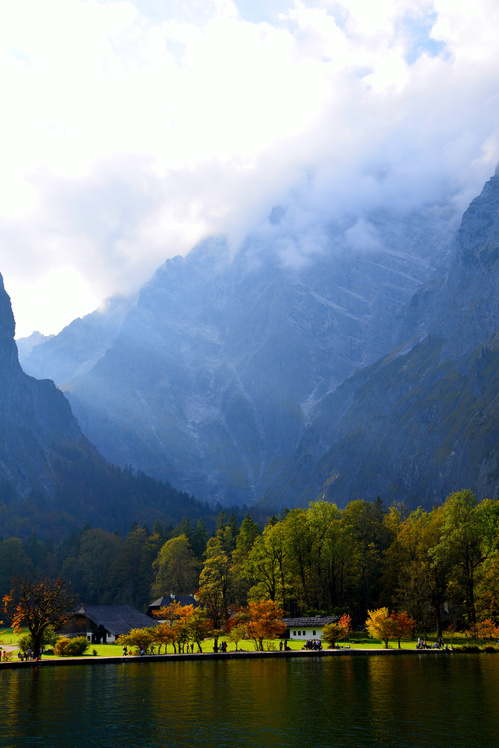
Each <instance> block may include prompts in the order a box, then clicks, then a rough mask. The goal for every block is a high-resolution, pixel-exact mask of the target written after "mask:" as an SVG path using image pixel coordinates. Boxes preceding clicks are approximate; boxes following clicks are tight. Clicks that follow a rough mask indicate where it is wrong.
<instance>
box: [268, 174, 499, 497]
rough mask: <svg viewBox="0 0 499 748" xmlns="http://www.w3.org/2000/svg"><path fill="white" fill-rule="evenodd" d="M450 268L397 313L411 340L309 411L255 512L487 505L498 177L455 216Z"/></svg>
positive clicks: (494, 376)
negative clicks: (461, 498) (321, 504)
mask: <svg viewBox="0 0 499 748" xmlns="http://www.w3.org/2000/svg"><path fill="white" fill-rule="evenodd" d="M450 260H451V262H450V267H449V270H448V272H446V273H445V274H444V275H443V276H441V277H439V278H437V279H433V280H432V281H431V282H430V283H428V284H426V285H425V286H423V288H422V289H420V290H419V291H418V293H416V294H415V296H414V298H413V299H412V301H411V304H410V305H409V308H408V311H407V315H406V320H405V324H404V325H403V329H402V337H403V336H404V335H405V336H407V335H412V338H410V339H409V340H406V341H405V342H404V343H403V344H402V345H401V346H399V347H398V348H397V349H395V350H394V351H392V352H391V353H390V354H389V355H387V356H385V357H383V358H382V359H381V360H379V361H377V362H376V363H374V364H373V365H371V366H369V367H367V368H366V369H365V370H364V371H362V372H361V373H358V374H356V375H355V376H353V377H351V378H350V379H348V380H347V381H346V382H345V383H344V384H343V385H341V386H340V387H339V388H338V389H337V390H336V391H335V392H334V393H332V394H331V395H329V396H328V397H326V398H324V399H323V401H322V402H321V403H320V404H318V406H317V408H316V410H315V412H314V414H313V423H312V425H311V427H310V428H309V429H308V431H307V432H306V433H305V434H304V436H303V438H302V440H301V443H300V445H299V447H298V449H297V451H296V453H295V454H294V456H293V459H292V460H290V461H289V463H288V465H287V466H286V469H285V470H283V473H282V476H280V479H279V480H278V481H276V483H275V484H274V485H273V486H272V488H271V489H270V490H269V491H268V492H267V494H266V496H265V497H264V498H263V500H262V503H263V504H264V505H267V506H278V507H280V506H282V505H284V504H285V505H287V506H296V505H298V504H302V503H303V502H304V501H306V499H307V498H308V499H315V498H317V497H325V498H327V499H328V500H333V501H336V502H337V503H338V504H339V505H344V504H345V503H346V502H347V501H349V500H351V499H353V498H368V497H373V496H376V495H377V494H379V495H380V496H382V497H383V498H384V499H386V500H394V499H398V500H405V501H407V503H408V504H409V505H412V506H414V505H418V504H423V505H427V506H428V507H431V506H432V505H434V504H438V503H440V502H441V501H443V500H444V499H445V497H446V496H447V495H448V494H449V493H451V492H452V491H455V490H459V489H462V488H463V487H465V488H471V489H473V490H474V491H475V492H476V494H477V495H478V496H479V497H481V498H482V497H486V496H488V497H491V498H495V497H497V496H498V495H499V174H498V173H496V174H495V176H494V177H493V178H492V179H491V180H490V181H489V182H488V183H487V184H486V185H485V187H484V189H483V191H482V194H481V195H480V196H479V197H477V198H476V199H475V200H474V201H473V202H472V203H471V205H470V207H469V208H468V210H467V211H466V212H465V214H464V216H463V219H462V222H461V226H460V228H459V231H458V232H457V235H456V238H455V240H454V242H453V245H452V248H451V257H450ZM297 497H299V500H297Z"/></svg>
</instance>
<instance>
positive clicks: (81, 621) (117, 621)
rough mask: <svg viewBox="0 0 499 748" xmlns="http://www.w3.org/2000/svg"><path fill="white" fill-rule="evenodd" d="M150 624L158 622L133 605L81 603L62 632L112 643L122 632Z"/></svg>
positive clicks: (91, 640)
mask: <svg viewBox="0 0 499 748" xmlns="http://www.w3.org/2000/svg"><path fill="white" fill-rule="evenodd" d="M148 626H156V622H155V621H152V620H151V618H150V617H149V616H146V615H145V613H141V612H140V610H137V608H134V607H133V606H132V605H80V606H79V607H78V608H77V610H76V614H75V616H74V617H73V618H72V619H71V620H70V621H68V622H67V623H66V624H64V626H62V628H61V629H60V633H61V634H64V635H65V636H86V637H87V639H88V640H89V642H91V643H92V644H112V643H113V642H115V641H116V639H117V638H118V636H120V635H121V634H128V633H129V632H130V631H131V630H132V629H143V628H146V627H148Z"/></svg>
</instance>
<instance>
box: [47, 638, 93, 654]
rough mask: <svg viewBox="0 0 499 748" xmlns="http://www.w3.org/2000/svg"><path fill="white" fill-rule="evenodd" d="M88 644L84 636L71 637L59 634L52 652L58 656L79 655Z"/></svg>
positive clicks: (85, 649) (84, 650)
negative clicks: (59, 636)
mask: <svg viewBox="0 0 499 748" xmlns="http://www.w3.org/2000/svg"><path fill="white" fill-rule="evenodd" d="M89 646H90V645H89V642H88V639H87V637H86V636H75V637H74V638H72V639H68V638H67V637H66V636H61V638H60V639H58V640H57V642H56V645H55V647H54V652H55V654H56V655H57V656H58V657H81V655H82V654H84V653H85V652H86V651H87V649H88V647H89Z"/></svg>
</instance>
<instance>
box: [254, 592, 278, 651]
mask: <svg viewBox="0 0 499 748" xmlns="http://www.w3.org/2000/svg"><path fill="white" fill-rule="evenodd" d="M246 610H247V616H248V623H247V631H248V636H249V637H250V638H251V639H253V641H254V642H255V649H257V650H259V651H263V640H264V639H276V638H277V637H279V636H281V635H282V634H284V632H285V631H286V624H285V623H283V622H282V620H281V619H282V617H283V616H284V611H283V610H281V609H280V608H279V607H278V606H277V605H276V604H275V602H274V601H273V600H261V601H260V602H253V603H250V604H249V605H248V607H247V609H246Z"/></svg>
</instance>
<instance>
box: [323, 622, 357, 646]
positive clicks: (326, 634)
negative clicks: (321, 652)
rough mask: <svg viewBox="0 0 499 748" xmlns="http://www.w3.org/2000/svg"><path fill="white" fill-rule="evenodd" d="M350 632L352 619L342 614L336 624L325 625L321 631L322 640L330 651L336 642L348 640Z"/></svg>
mask: <svg viewBox="0 0 499 748" xmlns="http://www.w3.org/2000/svg"><path fill="white" fill-rule="evenodd" d="M351 630H352V619H351V617H350V616H349V615H348V613H344V614H343V615H342V616H341V618H340V620H339V621H338V622H337V623H327V624H326V625H325V626H324V627H323V629H322V638H323V639H324V641H325V642H326V644H328V645H329V646H330V647H331V649H334V648H335V647H336V642H337V641H340V640H341V639H348V635H349V634H350V632H351Z"/></svg>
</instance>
